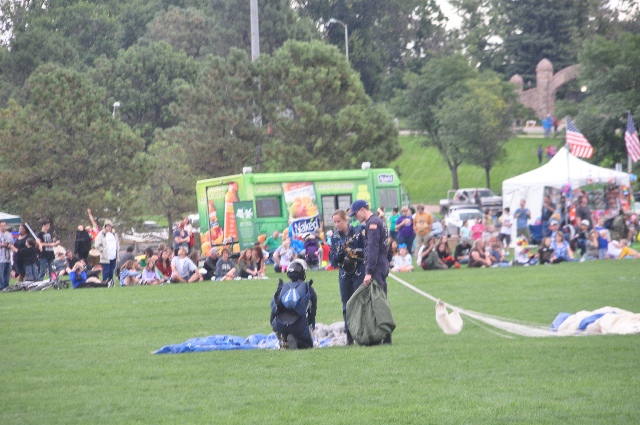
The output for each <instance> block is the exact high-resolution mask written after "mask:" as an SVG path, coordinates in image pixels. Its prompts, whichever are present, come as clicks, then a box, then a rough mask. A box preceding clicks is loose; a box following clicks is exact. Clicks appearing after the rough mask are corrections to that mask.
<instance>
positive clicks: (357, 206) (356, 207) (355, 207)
mask: <svg viewBox="0 0 640 425" xmlns="http://www.w3.org/2000/svg"><path fill="white" fill-rule="evenodd" d="M362 208H369V203H368V202H367V201H363V200H362V199H358V200H357V201H353V204H351V212H349V217H353V216H354V215H356V213H357V212H358V211H360V210H361V209H362Z"/></svg>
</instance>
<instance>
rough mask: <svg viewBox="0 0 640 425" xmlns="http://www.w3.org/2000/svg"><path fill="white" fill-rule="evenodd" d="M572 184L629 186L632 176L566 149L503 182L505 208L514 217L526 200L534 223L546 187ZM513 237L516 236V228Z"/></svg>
mask: <svg viewBox="0 0 640 425" xmlns="http://www.w3.org/2000/svg"><path fill="white" fill-rule="evenodd" d="M567 182H568V183H570V184H571V188H572V189H576V188H579V187H582V186H587V185H590V184H595V183H605V184H607V183H615V184H617V185H619V186H622V185H627V186H629V174H627V173H623V172H619V171H615V170H612V169H609V168H603V167H598V166H597V165H593V164H589V163H588V162H586V161H583V160H581V159H579V158H576V157H575V156H573V155H571V154H570V153H569V151H568V150H567V148H566V147H563V148H561V149H560V150H559V151H558V153H557V154H556V155H555V156H554V157H553V158H551V160H550V161H549V162H548V163H546V164H544V165H543V166H541V167H539V168H536V169H535V170H531V171H529V172H527V173H524V174H520V175H519V176H516V177H513V178H510V179H507V180H505V181H503V182H502V205H503V207H504V208H506V207H509V209H510V210H511V214H513V213H514V211H515V210H517V209H518V208H520V200H521V199H525V200H526V201H527V205H526V207H527V208H528V209H529V210H530V211H531V220H530V221H529V224H532V223H533V222H534V221H535V220H536V219H537V218H538V217H540V214H541V211H542V201H543V199H542V197H543V194H544V188H545V187H554V188H557V189H561V188H562V186H564V185H565V184H567ZM513 227H514V235H515V226H513Z"/></svg>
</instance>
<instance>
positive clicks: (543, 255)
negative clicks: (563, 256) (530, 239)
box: [538, 236, 553, 264]
mask: <svg viewBox="0 0 640 425" xmlns="http://www.w3.org/2000/svg"><path fill="white" fill-rule="evenodd" d="M552 254H553V249H551V238H550V237H549V236H546V237H544V238H542V242H541V243H540V246H539V247H538V262H539V263H540V264H551V255H552Z"/></svg>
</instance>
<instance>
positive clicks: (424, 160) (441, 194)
mask: <svg viewBox="0 0 640 425" xmlns="http://www.w3.org/2000/svg"><path fill="white" fill-rule="evenodd" d="M423 140H424V137H417V136H400V137H399V141H400V146H401V147H402V154H401V155H400V157H399V158H398V159H396V160H395V161H394V162H392V163H391V166H392V167H394V168H395V169H396V171H398V172H399V173H400V179H401V180H402V183H403V184H404V186H405V187H406V188H407V190H408V191H409V195H410V196H411V201H412V202H413V203H414V204H415V203H418V202H424V203H428V204H435V205H437V204H438V201H439V200H440V199H442V198H446V197H447V190H449V189H451V188H452V183H451V172H450V171H449V168H448V167H447V165H446V164H445V162H444V160H443V159H442V156H441V155H440V153H439V152H438V151H437V149H436V148H425V147H423V146H422V141H423ZM539 144H542V145H543V146H544V147H546V146H547V145H556V146H558V147H560V146H562V145H563V144H564V140H562V139H537V138H528V137H514V138H513V139H511V140H509V142H508V143H507V146H506V149H507V155H506V157H505V159H504V160H503V161H502V162H500V163H499V164H497V165H496V166H495V167H494V168H493V169H492V170H491V189H492V190H493V191H494V192H496V193H498V194H500V193H501V192H502V181H503V180H506V179H509V178H511V177H514V176H517V175H519V174H522V173H524V172H527V171H530V170H533V169H535V168H537V167H538V166H539V165H538V157H537V156H536V149H537V148H538V145H539ZM458 179H459V183H460V187H486V179H485V174H484V170H483V169H482V168H480V167H477V166H472V165H466V164H463V165H462V166H460V168H459V169H458Z"/></svg>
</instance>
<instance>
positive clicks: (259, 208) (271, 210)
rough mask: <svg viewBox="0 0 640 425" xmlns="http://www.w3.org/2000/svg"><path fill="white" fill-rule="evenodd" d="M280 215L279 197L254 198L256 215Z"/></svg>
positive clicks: (260, 216) (262, 216)
mask: <svg viewBox="0 0 640 425" xmlns="http://www.w3.org/2000/svg"><path fill="white" fill-rule="evenodd" d="M281 215H282V209H281V208H280V197H275V198H258V199H256V217H258V218H264V217H280V216H281Z"/></svg>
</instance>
